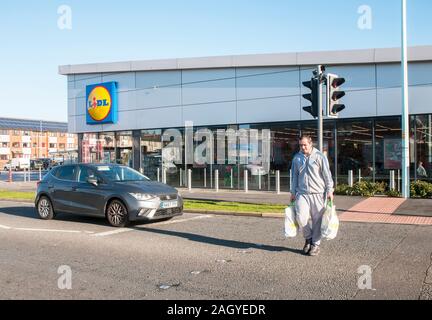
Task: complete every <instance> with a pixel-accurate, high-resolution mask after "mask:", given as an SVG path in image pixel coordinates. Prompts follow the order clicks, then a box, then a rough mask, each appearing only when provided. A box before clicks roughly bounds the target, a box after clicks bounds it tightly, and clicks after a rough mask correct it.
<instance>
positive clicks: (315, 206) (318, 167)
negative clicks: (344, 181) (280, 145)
mask: <svg viewBox="0 0 432 320" xmlns="http://www.w3.org/2000/svg"><path fill="white" fill-rule="evenodd" d="M299 146H300V152H298V153H297V154H296V155H295V156H294V159H293V162H292V166H291V173H292V185H291V201H295V208H296V217H297V222H298V224H299V226H300V227H301V228H302V230H303V236H304V238H305V240H306V242H305V245H304V248H303V252H304V253H305V254H308V255H310V256H316V255H318V254H319V251H320V247H319V245H320V243H321V221H322V216H323V213H324V210H325V203H326V201H325V200H326V198H327V199H330V200H332V201H333V179H332V175H331V172H330V167H329V163H328V160H327V158H326V156H325V155H324V154H322V153H321V152H320V151H318V150H317V149H315V148H314V147H313V143H312V138H311V136H309V135H303V136H301V138H300V140H299ZM309 220H312V224H310V222H309Z"/></svg>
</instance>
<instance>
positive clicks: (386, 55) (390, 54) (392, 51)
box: [374, 48, 409, 62]
mask: <svg viewBox="0 0 432 320" xmlns="http://www.w3.org/2000/svg"><path fill="white" fill-rule="evenodd" d="M408 56H409V55H408ZM400 60H401V51H400V49H397V48H381V49H375V57H374V61H376V62H395V61H400Z"/></svg>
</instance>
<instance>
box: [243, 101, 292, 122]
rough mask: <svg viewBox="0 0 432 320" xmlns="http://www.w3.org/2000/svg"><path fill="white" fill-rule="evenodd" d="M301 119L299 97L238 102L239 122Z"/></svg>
mask: <svg viewBox="0 0 432 320" xmlns="http://www.w3.org/2000/svg"><path fill="white" fill-rule="evenodd" d="M295 120H300V108H299V97H284V98H270V99H256V100H246V101H238V102H237V122H238V123H254V122H268V121H295Z"/></svg>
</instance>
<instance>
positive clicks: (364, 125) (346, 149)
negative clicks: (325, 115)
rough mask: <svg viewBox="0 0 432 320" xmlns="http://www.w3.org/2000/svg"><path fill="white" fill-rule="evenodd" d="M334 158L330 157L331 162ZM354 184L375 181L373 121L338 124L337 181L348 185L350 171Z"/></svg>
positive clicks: (341, 122)
mask: <svg viewBox="0 0 432 320" xmlns="http://www.w3.org/2000/svg"><path fill="white" fill-rule="evenodd" d="M332 158H334V156H332V157H329V160H331V159H332ZM350 170H352V171H353V178H354V182H355V181H358V180H359V179H366V180H370V181H373V177H374V165H373V137H372V121H339V122H338V123H337V179H338V183H344V184H347V183H348V174H349V171H350Z"/></svg>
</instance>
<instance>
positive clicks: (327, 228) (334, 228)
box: [321, 201, 339, 240]
mask: <svg viewBox="0 0 432 320" xmlns="http://www.w3.org/2000/svg"><path fill="white" fill-rule="evenodd" d="M338 230H339V218H338V216H337V214H336V206H334V205H333V201H328V202H327V205H326V209H325V211H324V214H323V217H322V223H321V236H322V237H323V238H326V239H327V240H331V239H334V238H336V235H337V232H338Z"/></svg>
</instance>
